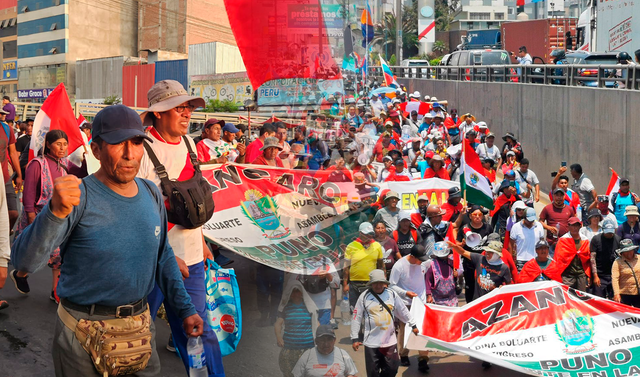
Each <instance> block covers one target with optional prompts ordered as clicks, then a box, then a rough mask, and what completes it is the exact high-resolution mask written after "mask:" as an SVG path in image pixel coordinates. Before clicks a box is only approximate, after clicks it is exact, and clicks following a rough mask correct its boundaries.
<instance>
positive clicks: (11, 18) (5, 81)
mask: <svg viewBox="0 0 640 377" xmlns="http://www.w3.org/2000/svg"><path fill="white" fill-rule="evenodd" d="M17 15H18V13H17V0H0V42H1V44H2V78H1V79H0V97H2V96H9V97H11V98H12V99H16V97H17V94H18V67H17V59H18V48H17V43H18V42H17V38H18V32H17V30H18V27H17Z"/></svg>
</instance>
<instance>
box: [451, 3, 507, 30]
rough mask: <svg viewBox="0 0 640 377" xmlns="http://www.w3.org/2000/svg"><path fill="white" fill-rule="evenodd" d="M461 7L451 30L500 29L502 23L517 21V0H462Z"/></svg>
mask: <svg viewBox="0 0 640 377" xmlns="http://www.w3.org/2000/svg"><path fill="white" fill-rule="evenodd" d="M460 6H461V7H462V11H461V12H460V13H459V14H458V16H456V19H455V21H454V22H453V23H452V24H451V30H486V29H498V28H499V27H500V24H501V23H502V22H504V21H508V20H515V19H516V1H515V0H462V1H461V2H460Z"/></svg>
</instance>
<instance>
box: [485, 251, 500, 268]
mask: <svg viewBox="0 0 640 377" xmlns="http://www.w3.org/2000/svg"><path fill="white" fill-rule="evenodd" d="M487 262H489V264H491V265H494V266H497V265H500V264H502V259H501V258H500V256H499V255H498V254H496V253H492V254H491V258H487Z"/></svg>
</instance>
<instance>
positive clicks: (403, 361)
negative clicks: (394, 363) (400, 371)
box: [400, 356, 411, 367]
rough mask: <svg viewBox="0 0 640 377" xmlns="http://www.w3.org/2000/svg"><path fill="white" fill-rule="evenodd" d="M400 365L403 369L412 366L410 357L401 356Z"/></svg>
mask: <svg viewBox="0 0 640 377" xmlns="http://www.w3.org/2000/svg"><path fill="white" fill-rule="evenodd" d="M400 365H402V366H403V367H408V366H409V365H411V362H410V361H409V356H400Z"/></svg>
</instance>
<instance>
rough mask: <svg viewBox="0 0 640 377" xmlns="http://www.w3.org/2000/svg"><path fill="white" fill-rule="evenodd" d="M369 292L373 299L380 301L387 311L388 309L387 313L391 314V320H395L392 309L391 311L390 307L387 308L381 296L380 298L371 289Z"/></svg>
mask: <svg viewBox="0 0 640 377" xmlns="http://www.w3.org/2000/svg"><path fill="white" fill-rule="evenodd" d="M368 291H369V292H370V293H371V294H372V295H373V297H375V298H376V300H378V302H379V303H380V305H382V306H383V307H384V308H385V309H387V311H388V312H389V315H390V316H391V319H393V313H392V312H391V309H389V307H388V306H387V304H386V303H385V302H384V301H382V299H381V298H380V296H378V294H377V293H375V292H374V291H373V289H371V288H369V289H368Z"/></svg>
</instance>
